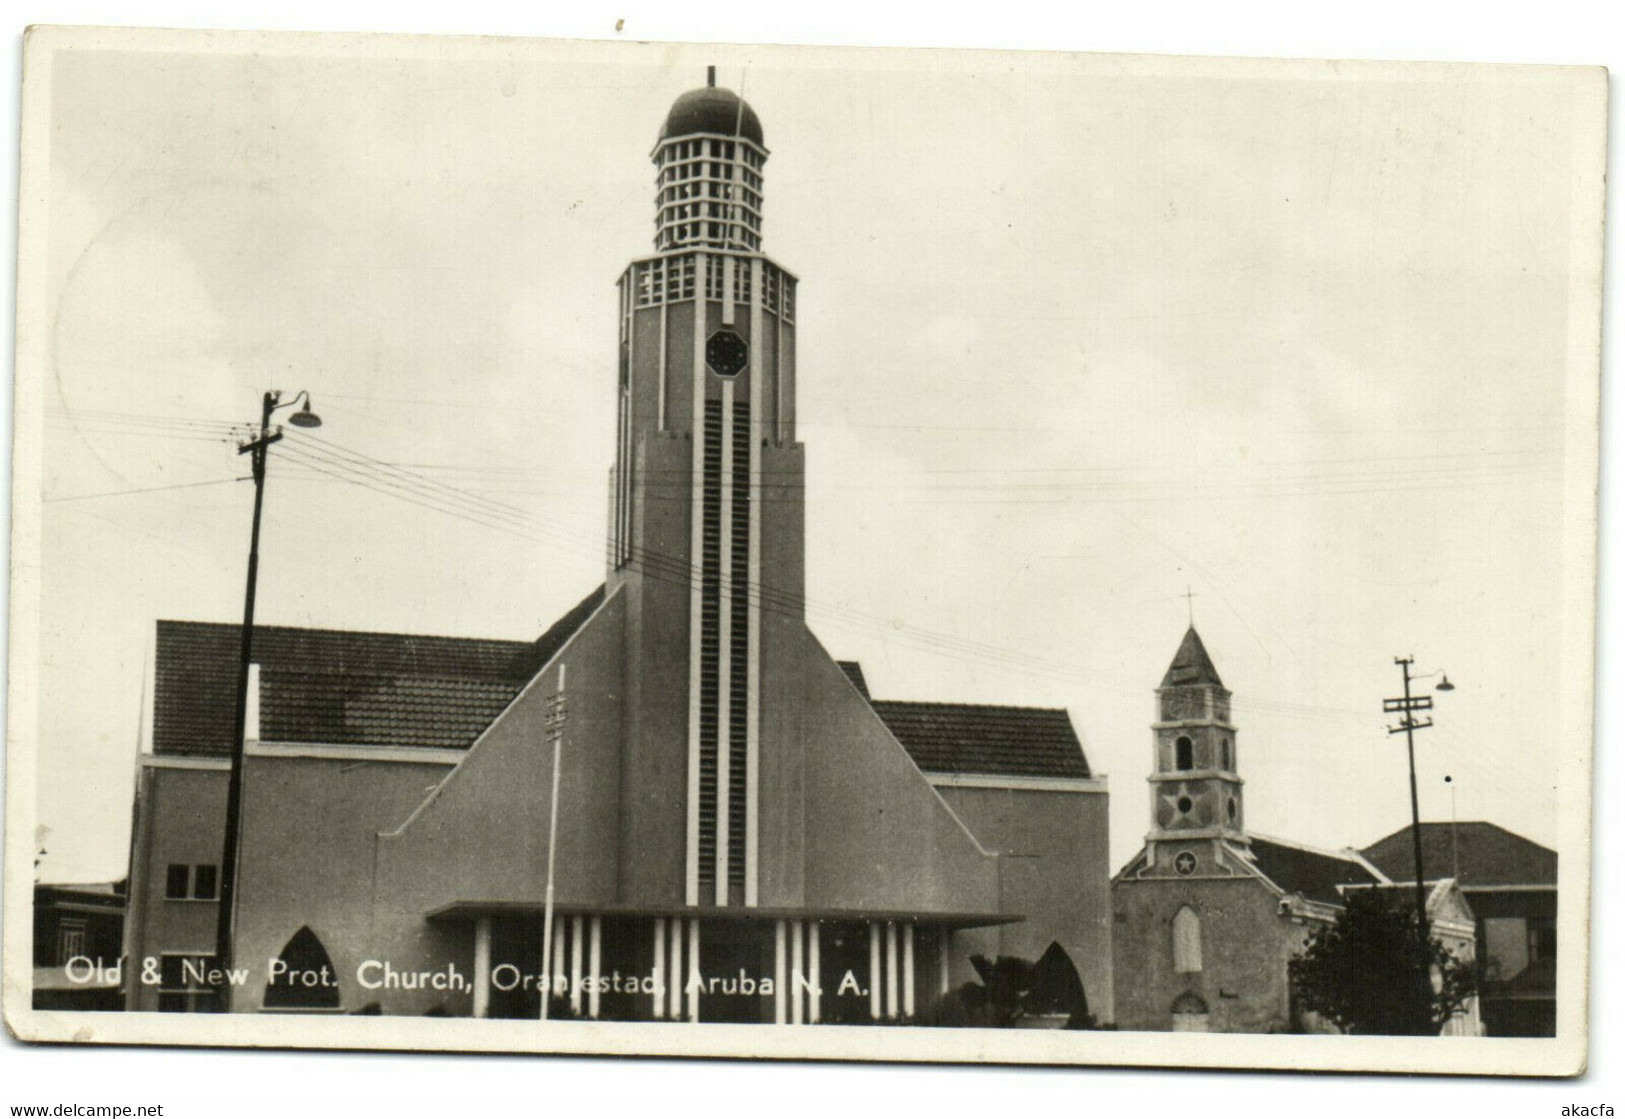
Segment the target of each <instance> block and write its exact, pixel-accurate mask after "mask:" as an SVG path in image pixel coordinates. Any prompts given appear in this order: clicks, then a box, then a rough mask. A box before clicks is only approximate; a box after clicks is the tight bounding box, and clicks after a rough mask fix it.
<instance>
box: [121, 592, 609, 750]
mask: <svg viewBox="0 0 1625 1119" xmlns="http://www.w3.org/2000/svg"><path fill="white" fill-rule="evenodd" d="M602 601H603V588H602V587H600V588H598V589H597V590H596V591H594V592H593V593H592V594H590V595H588V596H587V598H586V599H584V600H583V601H582V602H581V603H579V604H578V605H577V606H576V607H575V608H574V609H572V610H571V611H570V612H569V613H568V614H566V615H565V616H564V617H563V618H561V619H560V620H559V621H558V622H557V623H555V624H554V625H553V626H552V627H551V628H550V629H549V630H548V631H547V632H546V633H544V634H543V635H542V636H541V637H540V638H538V639H537V640H536V641H499V640H491V639H485V638H467V637H433V636H424V635H420V634H399V633H358V632H352V631H348V630H323V629H302V628H296V627H291V626H255V627H254V649H253V660H254V663H256V664H258V665H259V666H260V737H261V738H262V739H263V740H264V741H267V742H309V743H323V744H329V745H368V746H419V747H428V748H446V749H461V748H463V747H466V746H468V745H469V744H470V743H471V742H473V740H474V739H475V738H476V737H477V736H478V735H479V733H480V732H481V731H483V730H484V729H485V728H486V727H487V726H488V725H490V723H491V721H492V720H493V719H495V718H496V716H497V715H499V714H500V713H501V712H502V710H503V708H505V707H506V706H507V705H508V703H509V702H510V701H511V700H512V699H513V697H514V696H515V695H517V694H518V692H519V689H520V688H522V687H523V686H524V685H525V683H526V682H527V681H528V680H529V679H530V678H531V676H533V675H534V674H535V672H536V670H537V669H539V668H540V667H541V666H542V664H544V663H546V661H547V660H548V659H549V658H550V657H551V656H552V655H553V654H554V653H555V652H557V651H558V649H559V648H561V647H562V646H563V645H564V643H565V642H566V641H568V640H569V638H570V635H571V634H573V633H574V632H575V631H576V630H577V629H579V628H580V626H581V623H582V622H583V621H585V620H586V618H587V616H588V615H589V614H591V613H592V611H593V610H594V609H596V608H597V606H598V604H599V603H601V602H602ZM241 632H242V631H241V627H239V626H236V625H230V624H218V623H210V622H176V621H160V622H159V623H158V656H157V667H156V671H155V674H154V694H153V749H154V750H155V751H156V752H157V753H160V754H215V755H221V756H224V755H227V754H229V753H230V752H231V736H232V723H233V719H234V716H235V704H236V686H237V669H238V657H239V642H240V639H241Z"/></svg>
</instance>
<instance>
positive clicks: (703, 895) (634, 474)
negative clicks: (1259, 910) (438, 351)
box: [125, 85, 1225, 1023]
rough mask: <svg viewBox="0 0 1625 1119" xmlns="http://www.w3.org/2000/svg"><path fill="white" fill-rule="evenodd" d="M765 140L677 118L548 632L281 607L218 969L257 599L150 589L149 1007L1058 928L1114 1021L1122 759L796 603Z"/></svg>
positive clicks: (765, 990) (808, 1019)
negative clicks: (391, 623) (594, 538)
mask: <svg viewBox="0 0 1625 1119" xmlns="http://www.w3.org/2000/svg"><path fill="white" fill-rule="evenodd" d="M767 159H768V149H767V147H766V144H765V140H764V133H763V128H762V124H761V122H760V120H759V119H758V117H757V114H756V113H755V112H754V111H753V110H752V109H751V107H750V106H749V105H747V104H745V103H744V102H743V101H742V100H741V99H740V98H739V97H737V96H736V95H735V94H733V93H731V92H729V91H727V90H723V89H718V88H714V87H713V86H710V85H708V86H706V87H705V88H701V89H696V90H693V91H691V92H689V93H685V94H683V95H682V96H681V97H679V98H678V99H677V101H676V103H675V104H674V105H673V106H672V109H671V111H670V114H669V116H668V117H667V118H666V120H665V123H664V126H663V127H662V129H661V131H660V135H659V139H658V141H657V143H656V145H655V147H654V151H653V161H654V165H655V168H656V184H657V185H656V198H655V201H656V218H655V231H654V234H655V235H654V245H655V250H656V251H655V254H654V255H652V256H649V257H646V258H644V259H640V260H636V261H634V262H633V263H632V264H631V265H630V266H629V267H627V269H626V270H625V272H624V273H623V274H622V276H621V279H620V284H619V300H620V305H619V306H620V316H619V321H620V337H619V362H618V368H613V369H608V370H606V371H605V373H606V377H605V386H604V387H605V391H606V392H608V391H613V392H614V393H615V395H616V399H617V401H618V420H617V425H616V430H615V433H614V438H615V451H614V469H613V472H612V475H611V483H610V493H609V509H608V530H609V531H608V537H609V555H608V565H607V573H606V577H605V580H604V583H603V585H602V586H601V587H599V588H597V589H595V590H592V591H591V592H590V593H587V594H585V596H584V597H583V598H582V599H581V601H580V604H579V605H578V606H576V607H575V608H574V609H573V610H571V611H570V612H569V613H568V614H566V615H565V616H564V617H563V618H561V619H560V620H559V621H558V622H557V624H555V625H554V626H553V627H552V628H551V629H549V630H548V631H547V632H546V633H544V634H542V635H541V636H540V637H537V638H535V639H534V640H525V641H514V642H504V641H492V640H471V639H458V638H447V637H421V636H405V635H395V634H375V633H358V632H343V631H331V630H311V629H292V628H279V627H274V626H266V627H260V628H258V629H256V631H255V633H254V634H253V643H252V655H251V660H252V663H253V668H252V670H251V672H250V677H249V679H250V685H249V695H248V717H247V720H246V722H247V729H246V733H245V735H244V739H245V742H244V744H243V749H244V752H245V761H244V769H243V783H242V788H243V796H242V802H241V836H242V839H241V846H240V856H239V869H238V873H237V877H236V905H235V909H236V916H235V930H236V932H235V942H234V947H235V951H234V953H233V960H234V963H235V965H236V966H238V967H240V968H241V969H243V976H242V979H241V981H240V982H235V983H232V984H230V985H228V988H227V990H228V992H229V993H228V994H227V995H226V996H224V997H222V996H221V995H220V994H219V993H218V992H216V991H214V990H211V989H209V988H208V985H207V984H206V983H204V982H202V981H200V980H199V979H198V973H197V969H196V967H195V966H193V965H195V964H196V963H197V961H198V960H199V959H200V958H203V957H208V956H210V955H212V953H213V951H214V945H215V941H214V930H215V922H216V918H217V913H216V910H217V906H218V904H219V902H218V898H217V895H218V894H219V883H220V878H221V875H220V871H219V864H220V860H221V857H222V856H221V852H222V837H223V832H224V820H225V817H226V795H227V794H226V789H227V776H228V768H229V758H230V756H231V754H232V751H233V747H234V744H233V741H232V739H233V735H234V728H233V721H234V720H233V704H234V702H235V700H236V672H237V665H238V655H239V654H238V646H239V630H238V628H237V627H236V626H234V625H218V624H205V623H191V622H159V623H158V627H157V653H156V670H155V674H154V681H153V695H152V724H151V732H150V742H151V745H150V752H146V753H143V754H141V756H140V758H139V776H138V785H137V799H136V811H135V828H134V837H133V840H132V843H133V849H132V856H131V878H130V904H129V916H128V922H127V933H126V946H125V947H126V953H127V959H128V960H129V961H130V966H129V968H128V969H127V971H128V975H129V978H128V979H127V981H126V982H127V992H128V1005H129V1007H130V1008H131V1009H143V1010H153V1009H157V1010H175V1011H183V1010H204V1009H222V1008H226V1009H230V1010H233V1011H239V1012H251V1011H260V1010H265V1011H278V1010H280V1011H306V1012H310V1011H324V1010H325V1011H330V1012H380V1013H384V1014H414V1015H416V1014H450V1015H478V1016H492V1017H496V1016H509V1017H532V1018H533V1017H537V1016H538V1015H540V1014H543V1013H551V1014H570V1015H579V1016H583V1017H597V1018H613V1019H622V1020H659V1019H666V1020H673V1019H675V1020H686V1021H700V1022H714V1021H734V1022H762V1023H775V1022H778V1023H816V1022H867V1021H874V1020H880V1021H907V1020H912V1019H919V1018H922V1017H926V1016H928V1014H929V1013H930V1010H931V1008H932V1007H933V1006H934V1005H935V1004H936V1003H937V1001H938V1000H939V999H940V998H941V997H942V995H943V994H944V993H945V992H947V991H949V990H950V988H952V987H955V986H957V985H959V984H960V983H962V982H964V981H966V980H968V979H970V978H972V976H973V974H974V973H973V970H972V968H971V967H970V965H969V958H970V956H971V955H973V954H977V953H980V954H982V955H986V956H990V957H991V956H996V955H1008V956H1017V957H1021V958H1025V959H1029V960H1031V959H1037V958H1038V957H1039V956H1041V955H1042V954H1043V953H1044V952H1045V950H1046V949H1047V948H1048V947H1049V945H1050V944H1051V943H1059V944H1060V945H1061V946H1062V948H1063V949H1064V950H1065V952H1066V954H1067V955H1068V956H1069V957H1070V959H1071V960H1072V962H1073V964H1074V966H1075V967H1076V969H1077V971H1078V974H1079V976H1080V978H1081V980H1082V984H1083V988H1084V992H1085V995H1086V997H1087V999H1088V1002H1089V1010H1090V1011H1091V1012H1092V1013H1093V1014H1094V1015H1095V1016H1096V1017H1097V1018H1098V1019H1100V1020H1103V1021H1109V1020H1110V1019H1111V1016H1112V1004H1113V992H1112V986H1111V984H1112V948H1111V934H1112V928H1111V912H1110V887H1109V866H1108V863H1107V858H1108V855H1107V798H1106V784H1105V779H1104V778H1103V777H1101V776H1100V775H1098V774H1096V773H1094V772H1093V771H1092V770H1091V768H1090V766H1089V762H1088V760H1087V758H1086V756H1085V754H1084V751H1083V748H1082V745H1081V744H1080V742H1079V740H1078V737H1077V735H1076V733H1075V732H1074V729H1073V727H1072V724H1071V721H1070V719H1069V717H1068V715H1067V713H1066V712H1065V711H1060V710H1040V709H1032V708H1018V707H992V706H975V705H967V704H960V703H913V702H884V701H877V700H873V699H871V697H870V696H869V694H868V688H867V685H866V682H865V680H864V676H863V673H862V671H861V669H860V668H859V667H858V666H856V665H853V664H842V663H838V662H837V661H836V660H835V659H834V658H833V657H832V656H831V654H830V653H829V652H828V651H826V649H825V648H824V646H823V645H821V644H820V643H819V641H818V639H817V638H816V637H815V636H814V635H813V633H812V632H811V631H810V630H809V629H808V627H807V624H806V622H805V619H804V616H803V603H804V599H803V595H804V552H805V526H804V515H803V512H804V461H805V459H804V455H805V452H804V450H803V445H802V443H801V442H800V440H799V437H798V433H797V424H796V377H797V362H796V320H797V296H798V291H797V278H796V277H795V276H794V275H793V274H791V273H790V272H788V271H786V270H785V269H784V268H782V267H780V266H779V265H778V264H776V263H775V262H773V261H772V260H770V259H769V258H768V257H766V256H765V255H763V254H762V251H761V248H762V238H763V223H762V214H763V173H764V166H765V164H766V162H767ZM585 589H586V588H583V590H585ZM1205 741H1206V739H1204V742H1205ZM1216 741H1217V740H1216V739H1215V742H1216ZM1206 748H1207V747H1206V746H1204V749H1206ZM1216 768H1223V767H1214V766H1210V765H1208V764H1207V763H1205V762H1204V769H1216ZM1224 780H1225V777H1224V776H1223V774H1222V773H1215V775H1214V776H1213V778H1212V783H1214V784H1215V787H1218V786H1219V785H1222V784H1223V782H1224ZM1204 803H1206V801H1204ZM555 806H556V820H555V819H554V817H553V810H554V808H555ZM1217 834H1218V833H1217V832H1216V833H1215V837H1216V838H1217ZM1215 849H1216V848H1215ZM1159 850H1160V848H1159ZM1170 857H1171V856H1170ZM1163 861H1166V860H1161V857H1160V856H1159V865H1161V862H1163ZM550 886H551V890H552V898H553V902H552V906H551V909H552V912H553V913H554V915H555V916H554V921H553V933H552V935H551V937H549V936H548V935H547V934H546V928H547V922H546V920H545V917H546V914H547V912H548V910H549V906H548V894H549V887H550ZM544 967H545V969H546V971H545V972H544ZM548 972H550V973H551V975H552V977H553V982H552V984H551V986H552V989H553V990H554V992H555V994H556V1000H555V1001H554V1002H553V1003H552V1005H551V1006H544V1005H543V1002H542V1000H541V998H540V996H539V993H538V988H539V987H540V986H542V985H544V982H543V981H542V980H541V979H539V977H540V976H542V975H544V974H546V973H548Z"/></svg>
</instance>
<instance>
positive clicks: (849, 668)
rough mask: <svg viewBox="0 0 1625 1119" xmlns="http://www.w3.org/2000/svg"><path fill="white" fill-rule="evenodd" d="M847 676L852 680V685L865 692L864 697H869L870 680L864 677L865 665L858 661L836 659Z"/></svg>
mask: <svg viewBox="0 0 1625 1119" xmlns="http://www.w3.org/2000/svg"><path fill="white" fill-rule="evenodd" d="M835 663H836V665H838V666H839V667H840V669H841V671H842V672H844V673H846V678H847V679H848V680H850V681H852V686H853V687H854V688H856V689H858V691H859V692H861V693H862V694H863V698H864V699H868V698H869V682H868V681H867V680H865V679H864V678H863V665H861V664H859V663H858V662H857V661H836V662H835Z"/></svg>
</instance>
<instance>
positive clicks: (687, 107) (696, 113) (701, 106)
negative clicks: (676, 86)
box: [660, 86, 766, 147]
mask: <svg viewBox="0 0 1625 1119" xmlns="http://www.w3.org/2000/svg"><path fill="white" fill-rule="evenodd" d="M696 132H715V133H720V134H721V135H723V136H735V135H738V136H743V137H744V138H745V139H747V140H749V141H751V142H752V143H754V144H755V145H756V146H757V147H765V146H766V145H765V144H764V143H763V142H762V122H761V120H760V119H759V118H758V117H757V116H756V110H755V109H752V108H751V107H750V104H749V103H748V102H745V101H742V100H740V97H739V95H738V94H737V93H735V92H734V91H733V90H731V89H718V88H717V87H715V86H702V87H701V88H699V89H691V90H689V91H688V92H687V93H685V94H683V95H682V96H681V97H679V98H678V99H677V100H676V101H675V102H673V103H672V107H671V112H669V113H667V114H666V123H665V124H664V125H663V126H662V127H661V129H660V138H661V139H662V140H670V139H671V138H672V137H674V136H688V135H692V134H694V133H696Z"/></svg>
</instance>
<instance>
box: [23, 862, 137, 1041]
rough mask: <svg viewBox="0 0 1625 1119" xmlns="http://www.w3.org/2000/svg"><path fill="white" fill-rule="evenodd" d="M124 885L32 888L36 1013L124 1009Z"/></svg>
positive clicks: (50, 885)
mask: <svg viewBox="0 0 1625 1119" xmlns="http://www.w3.org/2000/svg"><path fill="white" fill-rule="evenodd" d="M123 938H124V883H123V882H96V883H91V884H88V885H66V884H47V883H38V884H36V885H35V886H34V993H33V1000H34V1009H35V1010H122V1009H124V994H123V992H122V991H121V990H120V980H121V977H122V969H121V968H120V966H119V956H120V953H121V951H122V943H123Z"/></svg>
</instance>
